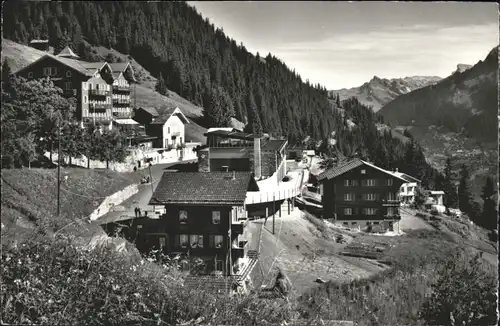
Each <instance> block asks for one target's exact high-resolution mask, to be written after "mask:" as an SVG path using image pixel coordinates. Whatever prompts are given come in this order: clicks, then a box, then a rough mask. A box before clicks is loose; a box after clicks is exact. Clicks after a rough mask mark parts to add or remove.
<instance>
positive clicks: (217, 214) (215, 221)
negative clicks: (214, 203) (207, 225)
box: [212, 211, 220, 224]
mask: <svg viewBox="0 0 500 326" xmlns="http://www.w3.org/2000/svg"><path fill="white" fill-rule="evenodd" d="M212 223H213V224H220V211H213V212H212Z"/></svg>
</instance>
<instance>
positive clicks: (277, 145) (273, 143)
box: [260, 139, 287, 151]
mask: <svg viewBox="0 0 500 326" xmlns="http://www.w3.org/2000/svg"><path fill="white" fill-rule="evenodd" d="M286 144H287V140H286V139H271V140H268V141H267V142H266V143H265V144H264V145H261V146H260V149H261V150H263V151H280V150H281V149H282V148H283V147H285V145H286Z"/></svg>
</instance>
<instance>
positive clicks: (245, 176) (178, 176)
mask: <svg viewBox="0 0 500 326" xmlns="http://www.w3.org/2000/svg"><path fill="white" fill-rule="evenodd" d="M233 176H234V179H233ZM248 190H258V186H257V183H256V182H255V179H254V178H253V177H252V174H251V173H250V172H234V171H233V172H175V173H171V172H166V173H163V176H162V178H161V180H160V182H159V183H158V186H157V187H156V190H155V192H154V194H153V196H152V197H151V200H150V201H149V205H165V204H188V205H189V204H193V205H243V204H244V202H245V199H246V194H247V191H248Z"/></svg>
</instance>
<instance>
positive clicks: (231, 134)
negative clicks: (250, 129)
mask: <svg viewBox="0 0 500 326" xmlns="http://www.w3.org/2000/svg"><path fill="white" fill-rule="evenodd" d="M207 135H214V136H219V137H224V138H235V139H243V140H253V139H254V138H261V137H260V136H257V135H255V134H247V133H244V132H241V131H228V130H220V129H219V130H214V131H210V132H208V131H207V132H206V133H205V136H207Z"/></svg>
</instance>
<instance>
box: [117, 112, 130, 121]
mask: <svg viewBox="0 0 500 326" xmlns="http://www.w3.org/2000/svg"><path fill="white" fill-rule="evenodd" d="M113 117H115V118H118V119H129V118H131V117H132V114H131V113H130V112H113Z"/></svg>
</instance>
